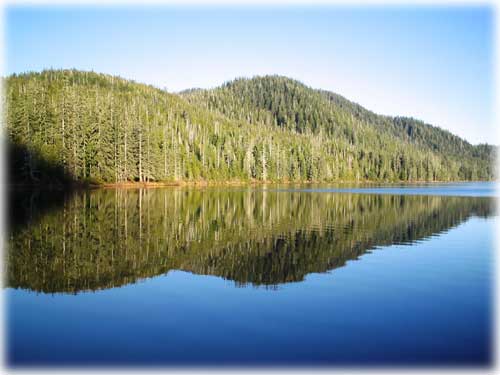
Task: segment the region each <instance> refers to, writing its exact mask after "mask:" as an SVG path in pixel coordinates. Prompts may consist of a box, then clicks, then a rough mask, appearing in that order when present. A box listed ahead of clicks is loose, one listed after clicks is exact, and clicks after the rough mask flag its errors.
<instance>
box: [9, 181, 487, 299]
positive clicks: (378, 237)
mask: <svg viewBox="0 0 500 375" xmlns="http://www.w3.org/2000/svg"><path fill="white" fill-rule="evenodd" d="M60 200H61V203H60V204H59V206H58V207H57V208H54V206H53V205H52V206H51V209H50V210H47V211H46V212H45V213H43V214H39V215H34V216H33V215H25V214H23V213H22V211H23V209H26V207H27V205H26V204H25V203H24V206H23V205H20V206H19V207H13V208H12V209H11V213H10V215H14V212H17V213H16V215H17V216H20V217H23V218H25V220H24V221H23V223H22V224H21V223H20V222H19V220H12V221H13V222H14V223H15V225H13V226H12V228H11V229H10V233H9V239H8V249H7V257H6V260H7V286H9V287H13V288H26V289H30V290H34V291H38V292H46V293H58V292H63V293H77V292H79V291H84V290H97V289H105V288H111V287H116V286H121V285H124V284H128V283H132V282H135V281H137V280H138V279H141V278H147V277H151V276H155V275H159V274H163V273H166V272H168V271H169V270H174V269H175V270H185V271H189V272H193V273H196V274H203V275H216V276H220V277H223V278H225V279H229V280H233V281H235V283H236V284H237V285H239V286H243V285H246V284H252V285H265V286H271V287H272V286H275V285H277V284H280V283H286V282H295V281H301V280H303V278H304V276H305V275H307V274H309V273H311V272H325V271H328V270H332V269H334V268H337V267H341V266H343V265H344V264H345V263H346V261H348V260H351V259H356V258H357V257H359V256H360V255H362V254H364V253H366V252H367V251H369V250H370V249H373V247H374V246H383V245H391V244H411V243H413V242H414V241H417V240H423V239H425V238H427V237H429V236H431V235H433V234H436V233H440V232H442V231H445V230H448V229H450V228H452V227H454V226H456V225H458V224H459V223H461V222H463V221H465V220H466V219H467V218H468V217H470V216H471V215H479V216H485V217H486V216H489V215H491V214H492V211H493V202H492V199H490V198H462V197H446V196H404V195H397V196H396V195H371V194H370V195H366V194H330V193H305V192H272V191H265V190H239V191H236V190H227V191H221V190H215V189H213V190H212V189H206V190H195V189H193V190H189V189H157V190H155V189H153V190H151V189H114V190H96V191H84V192H78V193H74V194H72V195H69V196H67V197H64V198H61V199H60ZM19 201H22V202H27V201H28V202H30V204H29V205H28V207H29V209H30V210H31V211H32V212H33V211H36V212H41V211H42V208H40V207H38V208H37V207H33V206H34V205H35V206H36V205H37V204H40V205H41V204H43V202H42V201H39V200H33V199H32V197H30V196H27V197H25V199H22V200H19ZM15 204H16V201H14V202H13V205H15ZM23 207H24V208H23Z"/></svg>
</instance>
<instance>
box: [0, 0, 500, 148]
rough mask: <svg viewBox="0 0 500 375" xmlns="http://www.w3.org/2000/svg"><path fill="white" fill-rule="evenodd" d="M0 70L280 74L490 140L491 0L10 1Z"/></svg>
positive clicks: (173, 86) (190, 82)
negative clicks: (463, 0)
mask: <svg viewBox="0 0 500 375" xmlns="http://www.w3.org/2000/svg"><path fill="white" fill-rule="evenodd" d="M6 20H7V26H6V47H7V51H6V52H7V53H6V69H7V72H6V73H7V74H10V73H14V72H16V73H18V72H25V71H29V70H34V71H39V70H42V69H44V68H50V67H52V68H77V69H83V70H94V71H96V72H104V73H110V74H116V75H120V76H122V77H125V78H130V79H134V80H136V81H139V82H144V83H150V84H153V85H155V86H158V87H162V88H164V87H166V88H167V89H168V90H169V91H179V90H182V89H185V88H190V87H214V86H217V85H220V84H221V83H223V82H225V81H228V80H231V79H233V78H235V77H242V76H245V77H251V76H253V75H262V74H280V75H286V76H289V77H292V78H296V79H298V80H300V81H302V82H304V83H305V84H307V85H309V86H312V87H315V88H323V89H327V90H331V91H334V92H336V93H339V94H341V95H344V96H345V97H347V98H348V99H350V100H353V101H355V102H358V103H359V104H361V105H363V106H365V107H366V108H368V109H371V110H373V111H375V112H377V113H382V114H388V115H406V116H412V117H416V118H419V119H422V120H424V121H426V122H429V123H432V124H434V125H438V126H440V127H442V128H445V129H448V130H450V131H451V132H453V133H455V134H458V135H460V136H462V137H465V138H466V139H467V140H469V141H470V142H472V143H478V142H489V143H492V142H495V136H496V131H495V128H494V118H493V105H494V102H493V100H494V80H493V78H494V50H493V48H494V46H493V41H494V35H493V33H494V12H493V9H492V8H491V7H458V6H453V7H450V6H448V7H428V8H423V7H389V6H380V7H368V6H364V7H353V8H350V7H338V6H337V7H334V6H329V7H327V6H321V7H319V6H317V7H304V6H302V7H297V6H295V7H292V6H288V7H284V6H282V7H278V6H275V7H253V8H249V7H246V8H245V7H227V6H226V7H223V6H218V7H201V6H191V7H184V8H182V7H166V6H164V7H158V6H156V7H153V6H149V7H148V6H135V7H130V6H129V7H126V6H116V7H110V6H108V7H98V6H93V7H91V6H88V7H34V6H25V7H9V8H7V10H6Z"/></svg>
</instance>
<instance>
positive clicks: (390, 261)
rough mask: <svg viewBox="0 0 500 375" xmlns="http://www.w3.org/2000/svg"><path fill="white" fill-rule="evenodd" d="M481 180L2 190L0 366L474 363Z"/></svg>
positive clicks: (486, 191) (485, 217) (488, 323)
mask: <svg viewBox="0 0 500 375" xmlns="http://www.w3.org/2000/svg"><path fill="white" fill-rule="evenodd" d="M496 194H497V193H496V190H495V185H494V184H492V183H469V184H466V183H464V184H447V185H423V186H397V187H387V186H379V187H371V188H367V187H351V188H348V187H325V186H313V187H311V186H308V187H303V186H302V187H301V186H297V187H290V186H287V187H256V188H206V189H186V188H184V189H180V188H165V189H163V188H162V189H146V190H144V189H101V190H94V191H85V192H77V193H73V194H68V195H66V194H59V193H58V194H54V193H52V194H47V193H42V192H35V193H29V194H28V193H26V192H25V193H15V194H14V193H12V197H11V205H10V207H9V223H10V228H9V233H8V240H7V245H8V246H7V251H6V258H5V259H6V265H7V277H6V288H5V290H4V295H5V297H6V298H5V304H6V314H7V315H6V329H7V332H6V344H7V352H6V354H7V363H8V365H9V366H11V367H12V366H15V367H18V366H99V367H100V366H106V365H109V366H127V365H138V366H207V365H208V366H209V365H215V366H221V365H239V366H252V365H257V366H274V365H276V366H297V365H304V366H311V365H313V366H314V365H317V366H373V365H380V366H390V365H402V366H408V365H421V366H433V365H446V366H449V365H451V366H461V365H467V366H489V365H491V364H492V359H493V353H492V348H493V343H492V339H493V337H494V333H493V328H494V322H493V300H492V292H493V284H494V265H493V261H494V233H495V226H496V225H498V220H499V218H498V217H497V212H496V209H495V206H496Z"/></svg>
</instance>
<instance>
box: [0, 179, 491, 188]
mask: <svg viewBox="0 0 500 375" xmlns="http://www.w3.org/2000/svg"><path fill="white" fill-rule="evenodd" d="M467 182H470V183H473V182H499V181H495V180H473V181H469V180H454V181H425V180H418V181H373V180H363V181H352V180H339V181H329V182H326V181H261V180H250V181H242V180H226V181H207V180H197V181H164V182H159V181H155V182H153V181H148V182H135V181H134V182H132V181H128V182H116V183H102V184H98V183H84V182H75V183H71V184H26V183H18V184H5V187H6V188H7V190H33V189H37V190H93V189H155V188H188V187H191V188H206V187H245V186H247V187H256V186H269V185H349V186H360V185H384V186H396V185H408V186H410V185H418V184H429V185H434V184H453V183H467Z"/></svg>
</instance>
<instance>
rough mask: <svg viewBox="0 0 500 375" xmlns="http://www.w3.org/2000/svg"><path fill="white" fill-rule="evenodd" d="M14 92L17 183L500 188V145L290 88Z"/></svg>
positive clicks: (80, 82)
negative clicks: (371, 183) (498, 170)
mask: <svg viewBox="0 0 500 375" xmlns="http://www.w3.org/2000/svg"><path fill="white" fill-rule="evenodd" d="M5 88H6V95H5V100H6V103H7V116H6V130H7V139H8V147H9V178H10V181H11V182H14V183H35V184H44V183H64V182H68V181H75V180H76V181H89V180H90V181H95V182H125V181H199V180H210V181H228V180H239V181H249V180H261V181H339V180H342V181H354V180H380V181H398V180H402V181H422V180H426V181H436V180H440V181H442V180H477V179H491V178H493V164H494V163H493V153H494V150H495V149H494V148H493V147H492V146H488V145H478V146H473V145H471V144H469V143H468V142H466V141H464V140H462V139H460V138H459V137H457V136H454V135H452V134H451V133H449V132H447V131H444V130H442V129H440V128H437V127H433V126H430V125H427V124H424V123H422V122H420V121H418V120H414V119H409V118H399V117H395V118H392V117H387V116H380V115H376V114H375V113H373V112H370V111H368V110H366V109H364V108H362V107H361V106H359V105H357V104H355V103H352V102H349V101H348V100H346V99H344V98H343V97H341V96H339V95H336V94H334V93H330V92H326V91H322V90H314V89H311V88H309V87H307V86H305V85H303V84H301V83H299V82H297V81H294V80H291V79H288V78H285V77H278V76H266V77H256V78H253V79H237V80H235V81H232V82H230V83H227V84H225V85H223V86H221V87H219V88H216V89H213V90H200V89H196V90H189V91H186V92H184V93H181V94H178V95H177V94H170V93H167V92H165V91H162V90H159V89H157V88H154V87H152V86H147V85H143V84H139V83H135V82H133V81H127V80H124V79H121V78H119V77H113V76H109V75H104V74H98V73H93V72H81V71H76V70H45V71H43V72H41V73H27V74H21V75H12V76H10V77H8V78H7V79H6V80H5Z"/></svg>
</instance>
